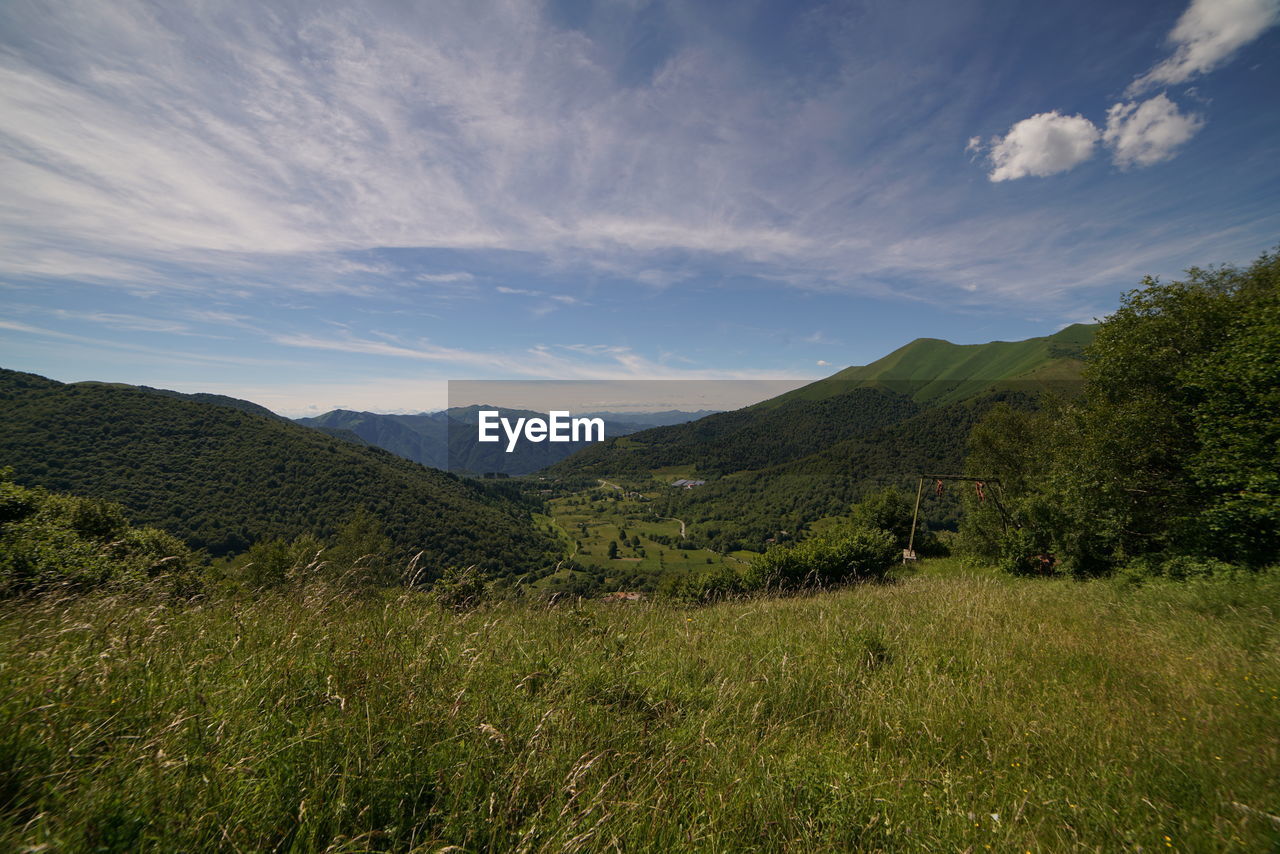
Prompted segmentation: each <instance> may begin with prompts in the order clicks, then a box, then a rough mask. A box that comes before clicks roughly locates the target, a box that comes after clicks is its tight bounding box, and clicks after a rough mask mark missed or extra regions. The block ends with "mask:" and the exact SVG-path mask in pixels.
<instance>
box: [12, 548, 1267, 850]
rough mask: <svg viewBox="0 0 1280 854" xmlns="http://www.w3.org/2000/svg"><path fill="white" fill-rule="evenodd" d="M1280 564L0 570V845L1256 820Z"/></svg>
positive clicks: (771, 834) (882, 836)
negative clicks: (239, 577)
mask: <svg viewBox="0 0 1280 854" xmlns="http://www.w3.org/2000/svg"><path fill="white" fill-rule="evenodd" d="M934 566H935V567H936V566H937V564H935V565H934ZM1277 594H1280V577H1277V575H1276V574H1275V573H1274V572H1273V573H1262V574H1249V575H1238V576H1234V577H1229V578H1222V577H1219V578H1215V579H1211V580H1207V581H1203V582H1189V583H1183V584H1174V583H1171V582H1163V581H1157V582H1151V583H1148V584H1146V585H1144V586H1141V587H1137V588H1130V587H1125V586H1122V585H1121V584H1119V583H1117V582H1113V581H1092V582H1076V581H1068V580H1058V579H1055V580H1040V581H1027V580H1021V579H1013V578H1007V577H1001V576H994V575H970V574H962V573H959V572H958V571H956V570H953V569H950V568H948V569H947V571H946V573H945V574H943V573H938V572H936V571H935V572H934V574H930V575H928V576H918V577H914V578H909V579H906V580H905V581H903V582H901V583H898V584H892V585H862V586H858V587H854V588H851V589H847V590H845V591H842V592H836V593H832V594H824V595H814V596H810V597H803V598H790V599H752V600H744V601H738V602H729V603H725V604H721V605H717V606H714V607H709V608H702V609H696V610H683V609H678V608H674V607H670V606H661V605H655V606H647V605H644V606H638V607H635V606H622V607H618V606H613V607H610V606H607V605H602V604H586V605H579V606H572V605H565V606H559V607H550V608H547V607H532V606H524V605H519V604H497V605H492V606H489V607H487V608H482V609H480V610H475V611H470V612H467V613H461V614H459V613H455V612H454V611H452V610H450V609H447V608H443V607H440V606H439V605H438V604H436V603H435V602H433V600H432V599H431V597H430V596H428V595H424V594H418V593H408V592H394V591H388V592H384V593H382V594H378V595H357V594H351V593H343V592H336V591H333V590H332V589H331V588H328V587H324V586H314V587H311V588H303V589H301V590H299V589H292V590H289V591H287V592H283V593H279V594H266V595H263V596H262V597H260V598H258V599H256V600H249V599H222V600H218V601H211V602H209V603H206V604H199V603H196V604H187V605H164V604H156V603H155V602H152V601H140V600H138V599H130V598H124V597H119V598H112V597H106V596H100V595H93V596H89V597H81V598H78V599H74V600H61V601H59V600H56V599H54V598H52V597H46V598H45V599H43V600H36V601H16V600H11V601H9V602H8V603H5V604H4V605H3V610H2V611H0V673H2V674H3V676H2V683H3V692H2V693H0V696H2V697H3V700H2V705H0V751H2V754H3V762H2V763H0V769H3V776H0V804H3V813H2V816H3V818H2V819H0V844H3V845H4V846H5V847H7V848H11V849H13V850H100V851H132V850H148V849H153V850H211V849H217V850H241V851H267V850H279V851H283V850H298V851H311V850H331V851H371V850H374V851H380V850H421V851H436V850H438V849H440V848H441V847H443V846H447V845H457V846H461V847H462V848H463V849H464V850H467V851H485V850H496V851H508V850H510V851H558V852H560V851H599V850H615V849H620V850H627V851H683V850H699V851H751V850H757V851H781V850H788V851H805V852H809V851H849V850H921V851H954V850H976V851H981V850H987V848H988V846H989V848H990V850H995V851H1014V850H1016V851H1026V850H1033V851H1040V850H1044V851H1063V850H1089V851H1119V850H1139V849H1140V850H1147V851H1153V850H1179V851H1209V850H1215V851H1216V850H1236V851H1260V850H1268V849H1269V848H1270V847H1272V846H1274V845H1275V844H1276V843H1277V842H1278V841H1280V827H1278V826H1277V822H1278V821H1280V820H1278V819H1276V818H1275V814H1276V813H1277V812H1280V809H1278V807H1280V732H1278V731H1277V728H1276V726H1275V724H1276V721H1277V708H1280V664H1278V663H1277V657H1276V650H1277V646H1278V644H1280V633H1278V632H1277V609H1276V603H1277V601H1280V597H1278V596H1277ZM28 846H34V847H28ZM40 846H47V848H42V847H40Z"/></svg>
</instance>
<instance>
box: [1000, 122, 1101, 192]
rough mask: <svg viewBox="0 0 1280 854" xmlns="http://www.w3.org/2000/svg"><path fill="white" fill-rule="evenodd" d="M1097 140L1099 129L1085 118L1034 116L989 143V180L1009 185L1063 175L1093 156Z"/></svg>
mask: <svg viewBox="0 0 1280 854" xmlns="http://www.w3.org/2000/svg"><path fill="white" fill-rule="evenodd" d="M1098 137H1099V132H1098V128H1097V127H1096V126H1094V124H1093V122H1091V121H1089V120H1088V119H1086V118H1085V117H1084V116H1079V115H1076V116H1064V115H1062V114H1061V113H1059V112H1058V111H1057V110H1054V111H1053V112H1049V113H1037V114H1036V115H1034V116H1032V117H1031V118H1029V119H1023V120H1022V121H1020V122H1018V123H1017V124H1015V125H1014V126H1013V127H1011V128H1009V132H1008V133H1007V134H1005V135H1004V137H1002V138H999V137H998V138H996V139H995V140H993V141H992V144H991V152H990V157H991V165H992V169H991V172H990V174H989V175H988V177H989V178H990V179H991V180H992V181H1011V180H1013V179H1015V178H1025V177H1026V176H1028V175H1035V176H1039V177H1043V176H1045V175H1053V174H1056V173H1058V172H1065V171H1067V170H1068V169H1071V168H1074V167H1075V166H1077V165H1079V164H1080V163H1083V162H1084V161H1086V160H1088V159H1089V158H1090V157H1092V156H1093V149H1094V146H1095V145H1096V144H1097V142H1098Z"/></svg>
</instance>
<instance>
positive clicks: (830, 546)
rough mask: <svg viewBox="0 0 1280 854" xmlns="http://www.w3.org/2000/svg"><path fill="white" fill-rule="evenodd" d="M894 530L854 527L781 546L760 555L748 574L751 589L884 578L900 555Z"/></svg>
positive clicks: (825, 584)
mask: <svg viewBox="0 0 1280 854" xmlns="http://www.w3.org/2000/svg"><path fill="white" fill-rule="evenodd" d="M899 557H900V552H899V550H898V546H897V543H896V542H895V541H894V537H893V534H891V533H889V532H888V531H883V530H880V529H872V528H853V529H847V530H842V531H838V532H835V533H832V534H827V535H824V536H821V537H815V538H813V539H810V540H805V541H804V542H802V543H800V544H799V545H795V546H791V547H779V546H775V547H774V548H771V549H769V551H767V552H765V553H764V554H762V555H761V556H760V557H758V558H756V559H755V560H754V561H752V563H751V568H750V569H749V570H748V571H747V573H746V576H745V581H746V585H747V587H748V588H749V589H753V590H763V589H773V590H797V589H800V588H804V587H827V586H830V585H833V584H843V583H845V582H849V581H864V580H869V579H874V578H882V577H883V576H884V575H885V573H886V572H888V571H889V568H890V567H891V566H893V565H894V563H895V562H896V561H897V560H898V559H899Z"/></svg>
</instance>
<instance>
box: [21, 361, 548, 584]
mask: <svg viewBox="0 0 1280 854" xmlns="http://www.w3.org/2000/svg"><path fill="white" fill-rule="evenodd" d="M228 400H230V399H228ZM250 407H252V404H249V405H247V406H239V405H228V404H227V403H226V401H220V402H213V403H211V402H206V401H203V400H192V399H184V398H183V397H182V396H174V395H173V394H169V393H161V392H157V391H155V390H151V389H143V388H136V387H132V386H120V385H109V384H104V383H74V384H70V385H64V384H62V383H58V382H54V381H53V380H48V379H45V378H43V377H38V376H35V375H33V374H23V373H17V372H14V371H6V370H0V466H12V467H13V468H14V470H15V480H16V481H17V482H19V483H21V484H24V485H34V486H43V487H45V488H48V489H51V490H55V491H60V492H72V493H75V494H78V495H84V496H88V497H94V498H105V499H109V500H111V501H115V502H118V503H120V504H122V505H124V506H125V507H126V508H127V509H128V511H129V514H130V517H131V518H132V520H133V521H134V522H135V523H136V524H140V525H155V526H157V527H160V528H163V529H165V530H168V531H170V532H171V533H173V534H176V535H177V536H179V537H181V538H182V539H184V540H186V541H187V542H188V543H190V544H191V545H192V546H194V547H197V548H204V549H207V550H209V552H210V553H212V554H214V555H220V554H227V553H234V552H238V551H241V550H243V549H245V548H247V547H248V546H249V545H250V544H252V543H253V542H255V541H257V540H260V539H264V538H271V537H294V536H297V535H300V534H302V533H307V532H312V533H316V534H318V535H319V536H321V537H328V536H331V535H332V534H333V533H334V532H336V531H337V530H338V528H340V527H341V526H342V524H343V523H344V522H345V521H347V520H348V519H349V518H350V517H351V516H352V515H354V514H355V513H356V512H357V511H359V510H364V511H367V512H368V513H370V514H372V515H373V516H374V517H375V518H376V519H377V520H379V522H381V524H382V525H384V526H385V528H386V533H387V535H388V536H389V537H391V539H392V541H393V542H394V543H395V544H396V546H397V547H398V548H399V549H400V551H401V552H402V554H405V555H408V554H416V553H417V552H418V551H424V552H425V554H424V555H423V561H424V563H423V565H424V566H427V567H432V566H436V567H444V566H449V565H459V564H471V563H476V564H480V565H482V566H483V567H484V568H485V569H486V570H488V571H489V572H491V573H503V572H511V571H526V570H528V569H530V568H535V567H538V566H542V565H544V564H545V563H548V562H554V560H555V558H554V556H553V555H554V552H555V551H556V546H555V545H554V544H553V543H552V542H550V541H549V540H548V539H547V538H546V537H545V536H544V535H543V534H542V533H541V532H540V531H539V530H538V529H537V528H536V526H535V525H534V524H533V521H532V519H531V516H530V513H529V508H528V507H527V506H526V505H524V504H522V503H520V502H519V500H518V499H517V498H515V497H513V496H514V493H513V492H510V491H503V488H502V487H501V486H500V485H487V484H482V483H479V482H476V481H469V480H464V479H462V478H459V477H456V476H454V475H451V474H448V473H445V472H440V471H435V470H433V469H428V468H424V467H422V466H420V465H418V464H416V463H413V462H410V461H408V460H404V459H401V458H400V457H397V456H395V455H393V454H391V453H388V452H386V451H383V450H381V449H379V448H373V447H368V446H361V445H356V444H352V443H350V442H345V441H342V440H340V439H337V438H334V437H333V436H329V435H326V434H324V433H322V432H319V431H317V430H312V429H309V428H306V427H303V426H301V425H298V424H294V423H292V422H290V421H288V420H285V419H281V418H278V417H275V416H268V415H262V414H259V413H257V412H255V411H247V410H249V408H250Z"/></svg>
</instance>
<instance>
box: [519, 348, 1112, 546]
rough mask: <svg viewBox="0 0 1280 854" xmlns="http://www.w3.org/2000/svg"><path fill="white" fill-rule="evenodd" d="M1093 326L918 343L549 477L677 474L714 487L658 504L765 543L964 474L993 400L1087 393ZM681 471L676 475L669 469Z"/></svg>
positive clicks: (931, 507) (713, 534)
mask: <svg viewBox="0 0 1280 854" xmlns="http://www.w3.org/2000/svg"><path fill="white" fill-rule="evenodd" d="M1096 329H1097V327H1096V326H1088V325H1083V324H1076V325H1074V326H1069V327H1067V328H1065V329H1063V330H1062V331H1060V332H1058V333H1055V334H1054V335H1049V336H1045V337H1042V338H1032V339H1028V340H1026V341H1013V342H1007V341H994V342H991V343H988V344H973V345H958V344H951V343H949V342H946V341H939V340H936V339H918V340H916V341H913V342H912V343H910V344H908V345H906V346H905V347H902V348H900V349H899V350H896V351H895V352H893V353H891V354H889V355H888V356H886V357H884V358H883V359H880V360H877V361H876V362H873V363H872V364H870V365H867V366H863V367H853V368H847V369H845V370H843V371H841V372H839V373H837V374H835V375H834V376H832V377H829V378H827V379H824V380H819V381H817V382H814V383H811V384H809V385H807V386H804V387H802V388H799V389H796V390H795V391H792V392H788V393H786V394H783V395H780V396H778V397H776V398H772V399H770V400H766V401H762V402H761V403H758V404H755V405H753V406H748V407H745V408H743V409H739V410H736V411H734V412H724V413H720V414H717V415H712V416H709V417H707V418H702V419H700V420H698V421H694V422H690V423H688V424H681V425H677V426H673V427H661V428H656V429H652V430H646V431H643V432H640V433H636V434H634V435H632V436H627V437H623V438H620V439H615V440H611V441H610V442H607V443H605V444H604V445H600V446H596V447H592V448H588V449H586V450H584V451H581V452H579V453H577V454H575V455H574V456H572V457H570V458H568V459H566V460H565V461H564V462H562V463H559V464H557V465H555V466H552V467H550V468H549V469H547V470H546V471H545V472H544V474H546V475H548V476H552V477H557V478H560V479H561V480H562V481H563V482H565V483H574V482H577V483H582V482H589V481H591V480H593V479H596V478H610V477H613V478H631V479H641V480H643V479H646V478H651V477H652V476H653V474H654V473H656V472H660V471H662V470H667V469H675V470H680V471H682V472H686V473H688V474H690V475H692V476H696V477H697V478H698V479H704V480H706V481H707V482H706V483H705V484H704V485H701V486H697V487H695V488H693V489H687V490H684V489H682V490H674V491H672V492H671V493H670V494H669V495H667V496H666V497H665V498H664V500H663V501H662V503H661V506H660V507H659V508H658V512H659V513H660V514H662V515H665V516H670V517H677V518H680V519H683V520H685V522H686V523H688V526H689V531H690V533H691V535H692V536H693V537H694V539H695V541H696V542H698V543H699V544H700V545H705V546H708V547H710V548H713V549H715V550H717V551H722V552H724V551H732V550H735V549H751V550H757V551H758V550H762V549H763V548H765V546H766V544H767V543H769V542H772V541H775V540H784V539H790V538H794V537H796V536H798V534H797V532H802V531H803V530H804V529H805V527H806V526H807V525H809V524H811V523H812V522H814V521H816V520H818V519H822V518H824V517H828V516H839V515H842V514H844V513H846V512H847V511H848V508H849V506H850V504H851V503H852V502H854V501H857V500H859V499H861V498H863V497H865V496H866V495H868V494H869V493H871V492H872V491H874V490H877V489H881V488H884V487H889V486H893V487H898V488H908V489H909V488H912V487H914V484H915V478H916V476H917V475H919V474H921V473H924V472H938V471H939V470H941V471H943V472H953V473H954V472H959V471H960V470H961V468H962V467H963V463H964V454H965V451H964V448H965V441H966V438H967V437H968V435H969V431H970V430H971V429H972V428H973V426H974V425H975V424H976V423H978V421H980V420H981V419H982V418H983V417H984V415H985V414H986V413H987V412H988V411H989V410H990V409H991V408H992V406H994V405H995V404H996V403H999V402H1005V403H1008V404H1009V405H1011V406H1013V407H1015V408H1016V409H1018V410H1027V409H1034V408H1035V407H1036V406H1037V405H1038V404H1037V401H1038V400H1040V399H1041V398H1043V397H1046V396H1048V397H1051V398H1055V399H1056V398H1061V399H1069V398H1071V397H1074V396H1075V395H1077V394H1079V392H1080V390H1081V388H1082V380H1081V370H1082V367H1083V364H1084V363H1083V360H1082V357H1083V352H1084V348H1085V347H1086V346H1087V344H1088V343H1089V342H1090V341H1092V339H1093V336H1094V333H1095V331H1096ZM667 479H668V480H671V479H672V477H667ZM959 511H960V505H959V502H958V501H957V500H956V499H955V497H954V496H953V495H946V496H944V497H943V498H941V499H940V500H931V501H929V502H927V503H926V504H925V505H924V507H923V510H922V518H924V519H925V521H926V523H927V524H929V525H931V526H933V527H934V528H940V527H946V528H952V529H954V528H955V527H956V526H957V525H958V524H959Z"/></svg>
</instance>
